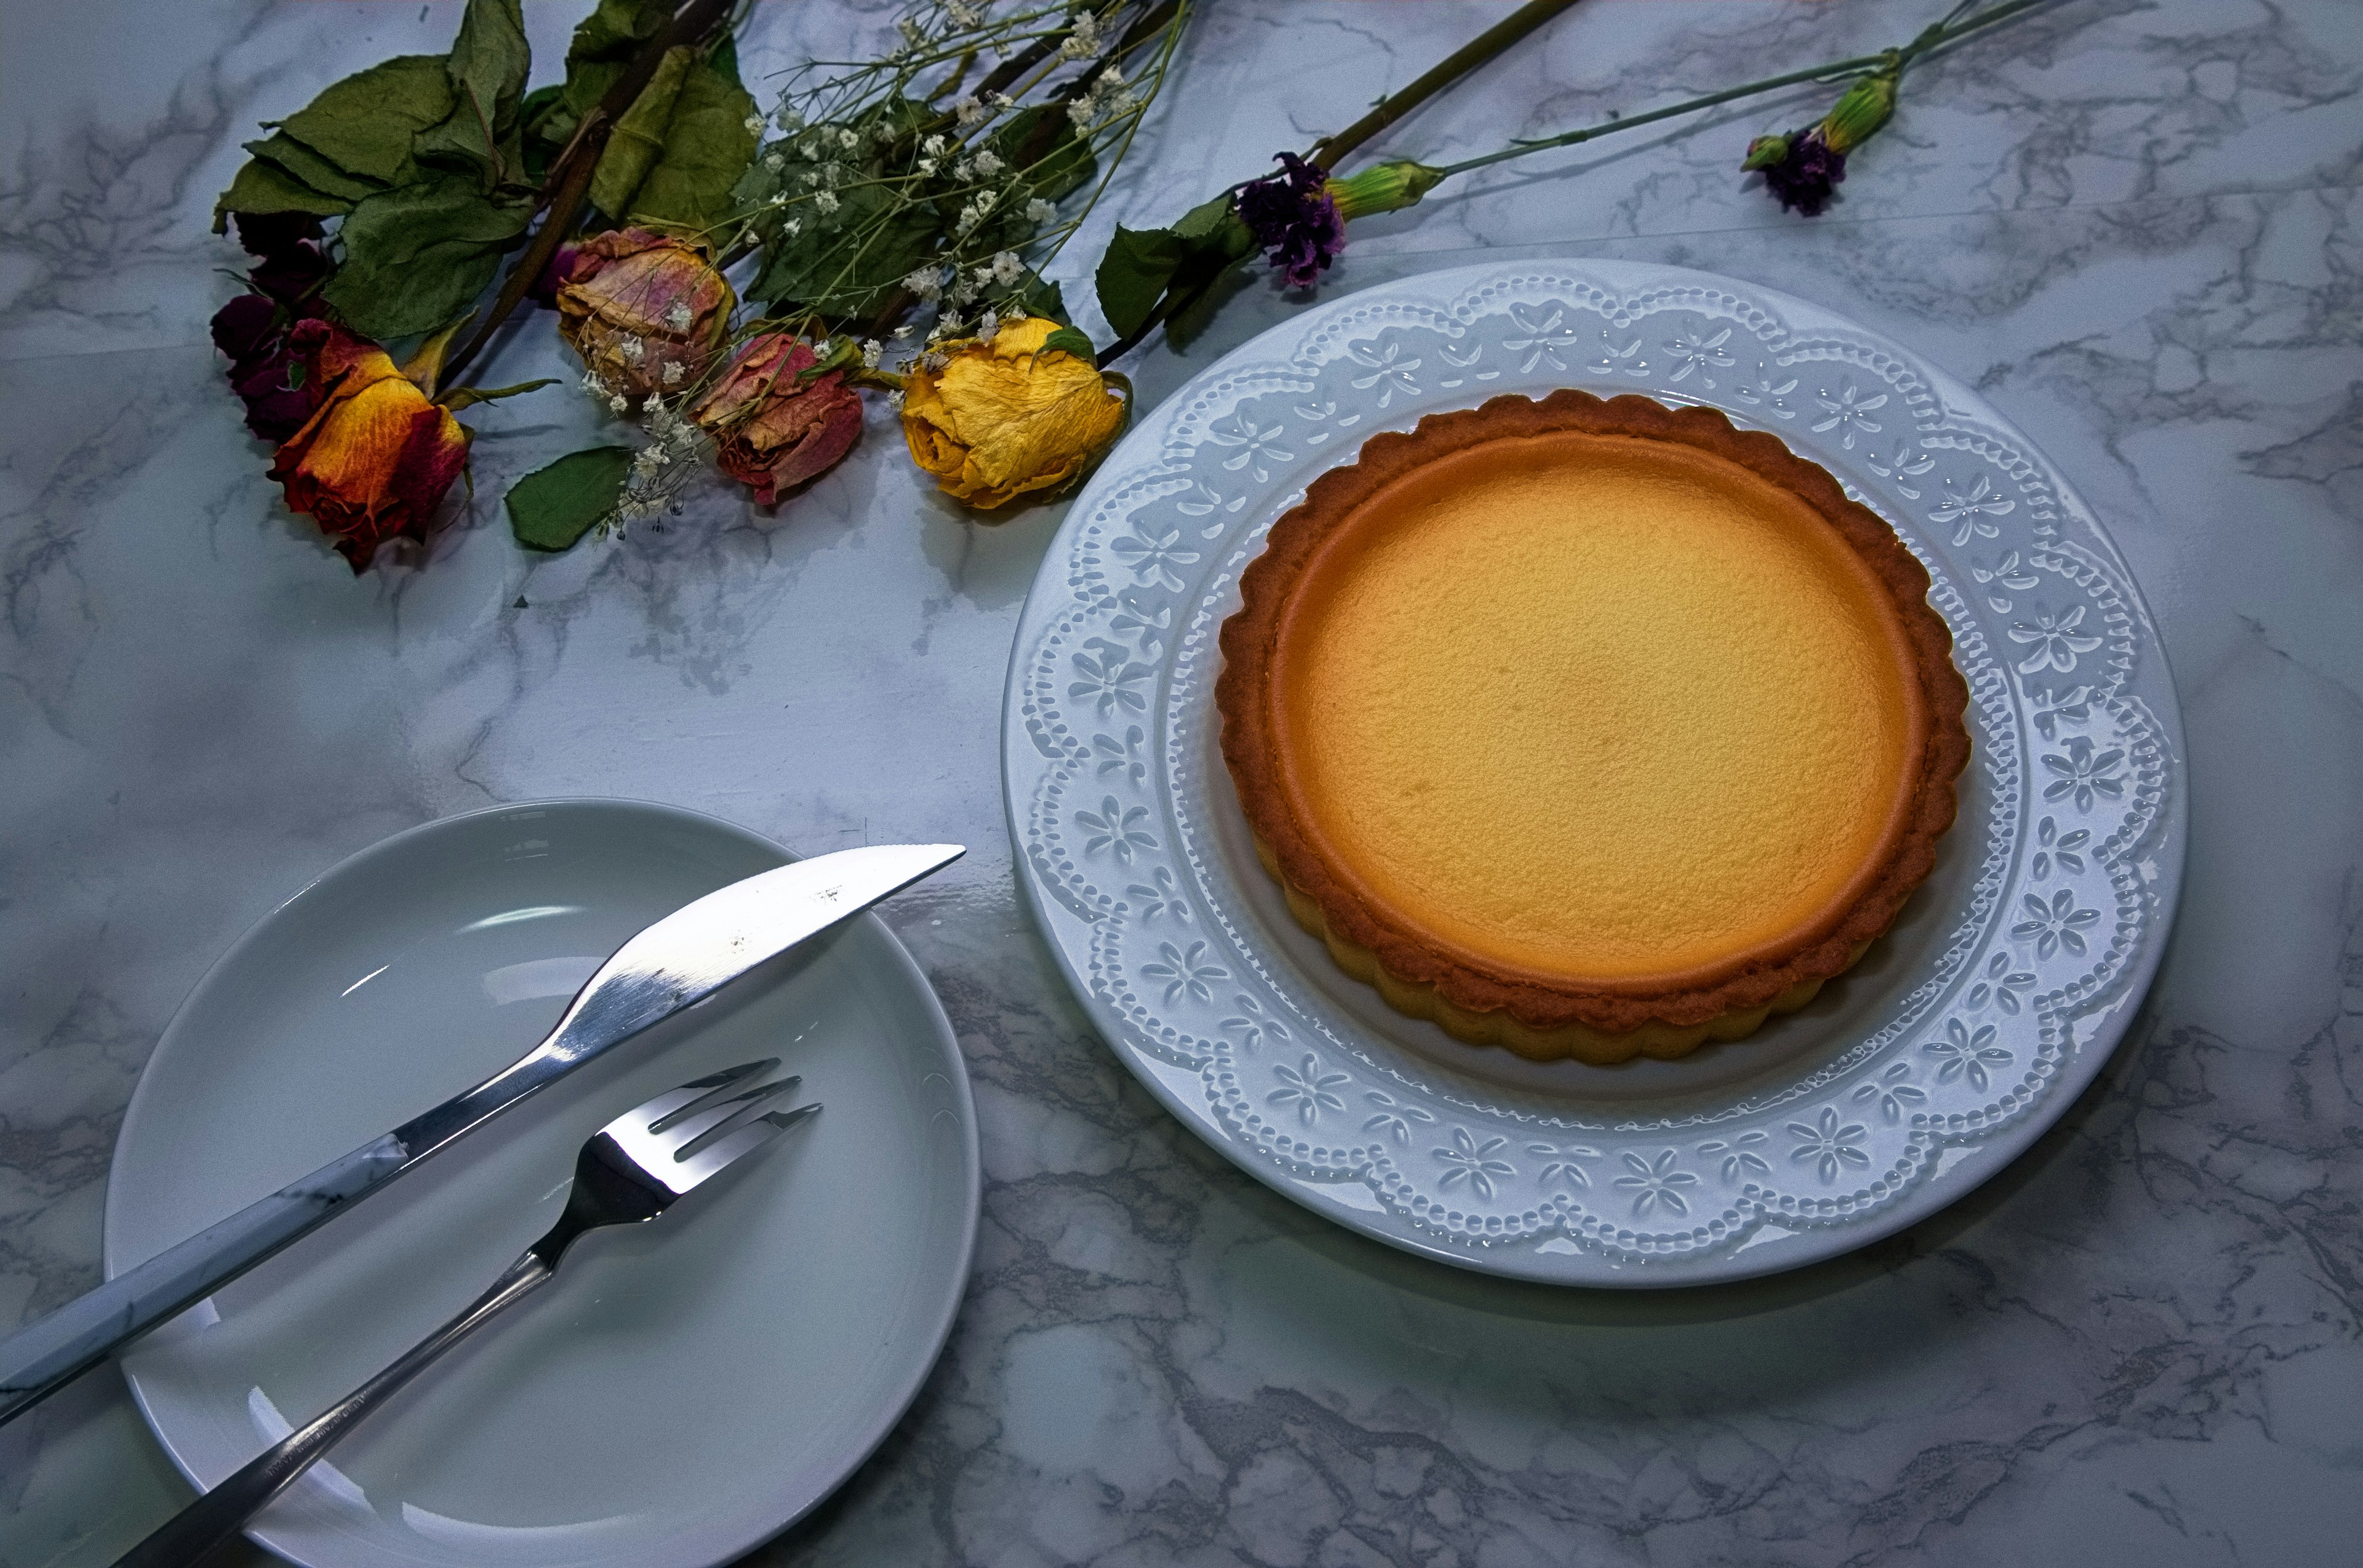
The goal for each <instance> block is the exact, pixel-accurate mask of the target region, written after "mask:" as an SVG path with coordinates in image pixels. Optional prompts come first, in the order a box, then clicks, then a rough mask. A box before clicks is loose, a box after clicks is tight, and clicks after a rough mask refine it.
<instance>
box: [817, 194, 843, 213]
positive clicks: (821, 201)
mask: <svg viewBox="0 0 2363 1568" xmlns="http://www.w3.org/2000/svg"><path fill="white" fill-rule="evenodd" d="M813 206H816V207H818V208H820V210H821V211H823V212H824V213H830V212H835V211H836V210H837V208H838V200H837V193H836V192H835V191H815V192H814V193H813Z"/></svg>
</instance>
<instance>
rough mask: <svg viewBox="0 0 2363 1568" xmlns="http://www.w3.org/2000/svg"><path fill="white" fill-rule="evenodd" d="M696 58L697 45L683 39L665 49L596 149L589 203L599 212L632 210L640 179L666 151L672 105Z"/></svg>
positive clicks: (618, 214)
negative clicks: (600, 148)
mask: <svg viewBox="0 0 2363 1568" xmlns="http://www.w3.org/2000/svg"><path fill="white" fill-rule="evenodd" d="M696 64H697V51H696V50H693V49H691V48H690V47H689V46H688V45H686V44H682V45H680V46H678V47H676V48H673V49H669V50H665V52H664V58H663V59H662V60H660V61H657V69H656V73H655V74H654V75H652V76H650V77H649V84H648V85H647V86H645V87H643V88H641V89H640V95H639V96H638V97H637V98H635V99H633V100H632V106H631V107H630V108H628V109H626V110H625V111H624V113H623V117H621V118H620V119H618V120H616V129H615V132H614V134H612V135H610V136H609V137H608V138H607V150H605V152H602V153H601V154H600V155H599V167H598V168H597V169H595V170H594V171H593V172H592V175H591V205H592V206H595V207H597V208H598V209H599V210H600V211H601V212H604V213H605V214H607V215H608V216H609V217H617V218H620V217H622V216H623V215H624V214H625V213H627V212H628V211H630V210H631V202H632V197H633V196H634V195H636V194H637V193H638V191H639V188H640V182H641V181H642V180H644V179H646V178H647V177H648V172H649V170H650V169H653V168H655V167H656V162H657V160H658V159H659V158H660V157H662V156H663V155H664V149H665V133H666V132H667V131H668V130H670V129H671V127H672V106H673V105H674V104H675V103H676V102H678V101H679V99H680V97H681V89H682V83H684V82H686V81H688V80H689V73H690V71H691V70H692V69H693V67H694V66H695V65H696Z"/></svg>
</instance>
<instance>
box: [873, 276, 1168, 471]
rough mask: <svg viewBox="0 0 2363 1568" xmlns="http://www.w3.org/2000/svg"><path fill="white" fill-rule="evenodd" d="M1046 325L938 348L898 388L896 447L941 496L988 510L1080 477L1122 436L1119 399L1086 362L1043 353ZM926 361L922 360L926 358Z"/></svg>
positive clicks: (1050, 326)
mask: <svg viewBox="0 0 2363 1568" xmlns="http://www.w3.org/2000/svg"><path fill="white" fill-rule="evenodd" d="M1057 331H1059V324H1058V323H1057V322H1055V321H1049V320H1045V319H1043V318H1042V317H1030V318H1028V319H1026V320H1024V321H1017V322H1013V323H1011V324H1010V325H1009V326H1006V327H1004V328H1001V330H1000V331H998V332H996V333H994V334H993V338H992V339H990V340H989V341H988V340H986V339H981V338H971V339H964V340H962V341H960V342H955V343H948V344H945V345H943V350H942V352H943V355H944V357H943V360H942V362H941V364H940V367H939V368H937V369H932V370H931V369H928V368H927V367H926V361H922V362H921V363H920V364H919V365H918V366H916V367H914V368H913V370H912V372H911V373H910V375H909V377H908V379H907V380H905V382H904V386H903V439H904V440H906V441H908V442H909V443H910V447H911V458H912V461H914V462H916V463H917V464H918V465H919V466H920V467H921V468H923V469H926V471H927V472H928V473H932V474H934V475H935V476H936V483H937V485H938V486H940V487H941V488H942V489H943V490H944V491H945V492H946V493H947V494H949V495H953V496H956V497H958V498H959V499H960V500H962V501H965V502H967V503H968V504H969V505H970V506H976V507H980V508H983V509H986V510H990V509H992V508H993V507H996V506H1007V505H1008V504H1009V503H1010V502H1012V501H1014V500H1015V499H1016V498H1017V497H1018V496H1020V495H1026V494H1028V493H1030V492H1033V491H1040V490H1049V489H1053V488H1055V487H1057V486H1059V485H1060V484H1065V483H1066V482H1067V481H1068V480H1070V479H1072V478H1073V477H1074V476H1075V475H1076V474H1078V473H1082V471H1083V470H1084V469H1085V468H1086V467H1088V466H1090V464H1091V463H1092V462H1093V461H1094V460H1096V459H1097V458H1098V456H1099V455H1100V453H1101V452H1103V451H1104V450H1107V446H1108V443H1109V442H1111V441H1113V440H1115V438H1116V432H1118V431H1119V430H1121V429H1123V428H1124V412H1125V405H1124V400H1123V399H1122V398H1120V397H1118V396H1117V395H1115V393H1113V392H1111V391H1109V390H1108V385H1107V378H1106V377H1104V376H1103V375H1102V374H1101V373H1100V372H1099V368H1098V367H1097V366H1095V365H1093V363H1092V361H1089V360H1087V359H1083V358H1082V357H1080V356H1078V355H1074V354H1070V353H1068V352H1066V351H1064V350H1059V349H1045V348H1044V347H1043V345H1044V344H1045V343H1047V342H1048V341H1049V339H1050V337H1051V335H1052V334H1053V333H1055V332H1057ZM931 357H932V356H931Z"/></svg>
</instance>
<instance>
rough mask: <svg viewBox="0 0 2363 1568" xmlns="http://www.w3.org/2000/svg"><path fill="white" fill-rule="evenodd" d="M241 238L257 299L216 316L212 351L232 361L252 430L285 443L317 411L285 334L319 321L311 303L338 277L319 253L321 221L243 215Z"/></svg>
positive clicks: (234, 303)
mask: <svg viewBox="0 0 2363 1568" xmlns="http://www.w3.org/2000/svg"><path fill="white" fill-rule="evenodd" d="M238 235H239V241H240V242H241V243H243V244H244V245H245V247H246V249H247V250H248V252H249V253H250V254H251V255H252V256H254V257H255V259H256V260H255V265H254V267H253V269H252V270H251V271H250V272H248V273H247V283H248V284H249V285H250V287H251V289H252V291H253V292H251V293H249V294H242V295H239V296H238V297H237V298H235V299H233V300H231V301H230V302H229V303H228V304H227V305H225V306H222V307H221V309H219V310H218V311H216V312H215V313H214V319H213V338H214V346H215V347H216V348H217V349H219V350H221V351H222V352H223V353H224V354H226V355H227V356H228V357H229V361H230V364H229V372H228V374H229V384H230V390H231V391H232V392H235V393H236V394H238V395H239V400H240V401H242V402H243V403H244V404H245V405H246V427H247V428H248V429H250V430H252V431H253V432H254V433H255V434H256V435H258V436H260V437H261V438H262V439H264V440H266V441H283V440H285V439H287V438H288V437H289V436H292V435H294V433H295V431H296V429H297V428H299V427H301V426H302V425H303V423H304V421H305V420H306V419H308V418H310V417H312V411H313V410H314V409H315V408H317V407H318V406H320V393H319V388H318V387H317V386H315V385H312V384H308V383H307V382H306V381H305V373H304V369H303V366H302V364H301V363H300V362H299V361H298V360H297V358H296V356H295V354H294V350H291V349H290V348H289V347H288V343H287V336H288V332H289V329H290V328H293V327H294V324H295V323H296V322H297V321H299V320H302V319H304V318H305V317H307V316H310V315H312V314H313V313H314V307H313V306H312V305H311V298H312V295H314V294H315V293H316V292H317V290H318V288H319V285H320V284H321V283H322V282H323V281H325V280H326V279H327V276H328V274H329V272H331V271H333V270H334V269H333V268H332V267H331V265H330V264H329V261H328V259H327V254H326V253H325V252H324V251H323V250H322V249H321V243H320V241H321V233H320V224H319V220H318V219H317V218H315V217H309V216H307V215H305V214H303V213H280V214H272V215H268V216H264V217H257V216H255V215H252V214H248V213H241V214H239V218H238Z"/></svg>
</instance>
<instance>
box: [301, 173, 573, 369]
mask: <svg viewBox="0 0 2363 1568" xmlns="http://www.w3.org/2000/svg"><path fill="white" fill-rule="evenodd" d="M532 216H533V204H532V203H531V201H529V200H517V201H494V200H493V199H492V198H490V197H488V196H486V195H483V193H482V192H481V191H479V190H478V189H477V188H476V183H475V181H474V180H472V179H471V178H470V177H468V176H466V175H463V174H450V175H446V176H444V177H443V178H441V179H438V180H429V181H426V182H422V183H418V184H415V185H404V186H400V187H397V188H396V189H394V190H391V191H385V192H382V193H380V194H379V195H373V196H371V197H370V198H369V199H367V200H366V201H363V202H361V203H359V204H357V205H356V206H354V207H353V210H352V212H351V213H350V215H349V216H348V217H346V219H345V222H344V227H343V228H342V229H340V230H339V231H338V237H339V238H340V239H342V240H343V242H344V252H345V255H344V261H343V263H342V264H341V265H340V266H338V269H337V274H336V276H335V277H333V278H331V279H329V280H328V283H327V286H326V287H325V288H324V289H322V290H321V297H322V298H324V299H326V300H327V302H328V304H329V305H331V306H334V307H335V308H336V310H337V313H338V315H340V316H342V317H344V318H345V319H346V320H347V321H349V322H350V323H351V324H352V326H353V328H354V330H356V331H359V332H361V333H363V334H365V335H367V336H369V337H372V338H376V339H381V340H385V339H394V338H407V337H411V336H414V335H416V334H418V333H421V332H432V331H434V330H435V329H436V328H439V327H444V326H448V325H449V324H450V323H451V322H454V321H456V320H458V319H459V318H460V316H461V315H462V314H464V313H465V312H466V311H467V309H468V307H469V306H472V305H473V304H475V302H476V296H477V295H481V294H483V291H484V289H485V287H486V285H488V284H491V282H492V281H493V277H494V274H495V273H496V272H499V270H500V264H501V253H502V252H503V251H504V250H508V249H509V248H510V247H511V246H513V245H514V244H516V241H517V239H519V237H521V236H522V235H523V234H524V233H525V228H526V224H527V220H528V219H530V218H531V217H532Z"/></svg>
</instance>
